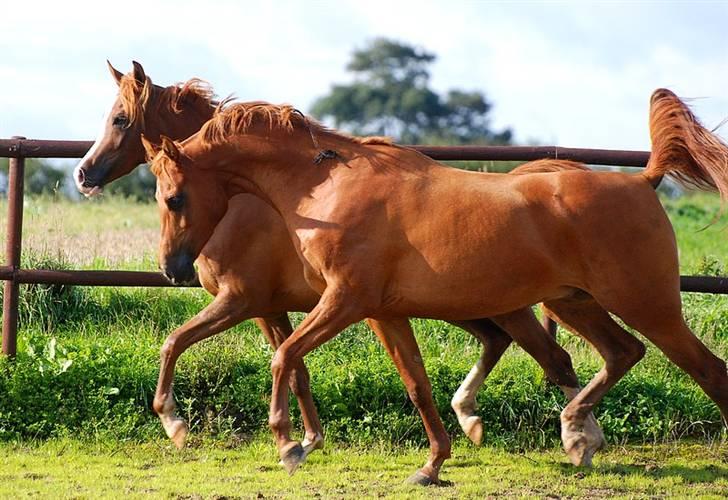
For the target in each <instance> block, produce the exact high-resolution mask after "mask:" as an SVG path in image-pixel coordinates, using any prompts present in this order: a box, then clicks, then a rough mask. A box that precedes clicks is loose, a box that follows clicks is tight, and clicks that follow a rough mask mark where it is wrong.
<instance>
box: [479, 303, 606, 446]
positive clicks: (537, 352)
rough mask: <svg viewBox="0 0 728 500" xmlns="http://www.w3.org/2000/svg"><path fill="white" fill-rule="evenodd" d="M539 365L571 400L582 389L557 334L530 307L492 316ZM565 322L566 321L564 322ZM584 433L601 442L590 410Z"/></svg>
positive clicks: (598, 430) (597, 426) (602, 438)
mask: <svg viewBox="0 0 728 500" xmlns="http://www.w3.org/2000/svg"><path fill="white" fill-rule="evenodd" d="M493 321H495V322H496V323H497V324H498V325H500V326H501V328H503V329H504V330H505V331H506V332H508V334H509V335H510V336H511V337H512V338H513V340H515V341H516V343H517V344H518V345H519V346H521V348H522V349H523V350H524V351H526V352H527V353H528V354H529V355H531V357H532V358H533V359H535V360H536V362H537V363H538V364H539V365H540V366H541V368H542V369H543V371H544V373H545V374H546V377H547V378H548V379H549V380H550V381H551V382H552V383H553V384H556V385H558V386H559V388H560V389H561V391H562V392H563V393H564V395H565V396H566V398H567V399H568V400H569V401H571V400H572V399H574V398H575V397H576V395H577V394H578V393H579V391H580V390H581V387H580V386H579V380H578V378H577V376H576V372H575V371H574V366H573V364H572V363H571V356H569V353H567V352H566V351H565V350H564V349H563V348H562V347H561V346H560V345H559V344H558V342H556V338H555V337H554V336H553V335H551V333H549V332H548V331H547V330H546V329H545V328H544V327H543V325H542V324H540V323H539V322H538V320H536V317H535V316H534V314H533V311H532V310H531V308H530V307H529V308H523V309H519V310H517V311H513V312H511V313H508V314H503V315H500V316H496V317H494V318H493ZM566 326H568V325H566ZM584 433H585V434H586V435H588V436H589V439H590V441H592V442H595V443H599V446H600V447H601V446H603V445H604V442H605V441H604V433H603V432H602V429H601V428H600V427H599V423H598V422H597V419H596V418H595V417H594V415H593V414H592V413H591V411H589V412H587V414H586V419H585V421H584Z"/></svg>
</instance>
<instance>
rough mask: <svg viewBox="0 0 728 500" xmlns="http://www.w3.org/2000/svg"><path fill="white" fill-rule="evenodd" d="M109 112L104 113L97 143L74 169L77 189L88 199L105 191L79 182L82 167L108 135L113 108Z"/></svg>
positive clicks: (74, 180)
mask: <svg viewBox="0 0 728 500" xmlns="http://www.w3.org/2000/svg"><path fill="white" fill-rule="evenodd" d="M108 109H109V111H107V112H106V113H104V119H103V121H102V122H101V129H100V130H99V133H98V134H97V135H96V141H95V142H94V143H93V145H92V146H91V149H89V150H88V151H87V152H86V154H85V155H84V156H83V158H81V160H80V161H79V162H78V165H76V168H74V169H73V182H74V183H75V184H76V189H78V191H79V192H80V193H81V194H83V195H84V196H85V197H86V198H90V197H92V196H96V195H97V194H100V193H101V191H102V190H103V189H102V188H100V187H98V186H95V187H93V188H87V187H84V186H83V183H81V182H78V173H79V171H80V170H81V167H83V166H84V164H85V163H86V162H87V161H89V159H90V158H91V157H92V156H93V155H94V153H96V150H97V149H98V147H99V143H100V142H101V141H102V140H103V138H104V136H105V135H106V122H107V120H108V118H109V113H110V110H111V107H109V108H108Z"/></svg>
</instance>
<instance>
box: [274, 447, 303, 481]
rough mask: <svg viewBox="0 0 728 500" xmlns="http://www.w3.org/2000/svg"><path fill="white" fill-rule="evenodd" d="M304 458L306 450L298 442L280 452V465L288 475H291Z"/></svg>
mask: <svg viewBox="0 0 728 500" xmlns="http://www.w3.org/2000/svg"><path fill="white" fill-rule="evenodd" d="M305 460H306V452H305V450H304V449H303V446H301V445H300V444H299V443H293V444H292V446H291V447H290V448H289V449H288V450H286V451H284V452H283V453H282V454H281V462H280V463H281V465H282V466H283V468H284V469H286V472H288V475H289V476H292V475H293V473H294V472H296V470H297V469H298V467H299V466H300V465H301V464H302V463H303V462H304V461H305Z"/></svg>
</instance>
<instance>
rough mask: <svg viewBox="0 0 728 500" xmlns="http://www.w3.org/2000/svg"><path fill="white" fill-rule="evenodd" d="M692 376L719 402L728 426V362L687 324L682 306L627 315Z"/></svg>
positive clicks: (642, 331)
mask: <svg viewBox="0 0 728 500" xmlns="http://www.w3.org/2000/svg"><path fill="white" fill-rule="evenodd" d="M622 319H624V321H625V322H626V323H627V324H629V325H630V326H631V327H633V328H635V329H636V330H638V331H639V332H640V333H641V334H642V335H644V336H645V337H647V338H648V339H649V340H650V341H652V342H653V343H654V344H655V345H656V346H657V347H658V348H659V349H660V350H661V351H662V352H664V353H665V355H666V356H667V357H668V358H669V359H670V361H672V362H673V363H675V364H676V365H677V366H678V367H680V368H682V369H683V370H684V371H685V372H686V373H687V374H688V375H690V376H691V377H692V378H693V380H695V382H697V384H698V385H699V386H700V387H701V388H702V389H703V391H705V393H706V394H707V395H708V397H710V399H712V400H713V401H714V402H715V404H717V405H718V408H719V409H720V411H721V413H722V414H723V421H724V423H725V424H726V425H728V372H726V363H725V361H723V360H722V359H720V358H719V357H717V356H716V355H714V354H713V353H712V352H710V350H709V349H708V348H707V347H706V346H705V344H703V343H702V342H701V341H700V339H698V337H696V336H695V334H694V333H693V332H692V331H691V330H690V328H689V327H688V326H687V324H686V323H685V320H684V318H683V317H682V314H681V313H680V311H679V309H678V310H677V311H675V312H674V313H673V314H665V313H664V312H663V313H662V314H659V315H658V314H650V315H649V316H648V315H640V317H623V318H622Z"/></svg>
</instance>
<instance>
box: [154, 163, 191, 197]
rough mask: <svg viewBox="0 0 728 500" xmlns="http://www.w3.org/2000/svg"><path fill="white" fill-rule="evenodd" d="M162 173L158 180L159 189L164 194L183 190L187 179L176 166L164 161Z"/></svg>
mask: <svg viewBox="0 0 728 500" xmlns="http://www.w3.org/2000/svg"><path fill="white" fill-rule="evenodd" d="M163 161H164V163H163V164H162V165H161V171H160V173H159V177H158V179H157V188H158V190H159V191H160V192H161V193H162V194H164V193H168V192H172V191H179V190H181V189H182V187H183V185H184V182H185V178H184V175H182V172H181V171H180V169H179V168H178V167H176V166H175V165H171V164H170V161H169V160H163Z"/></svg>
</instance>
